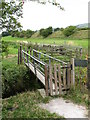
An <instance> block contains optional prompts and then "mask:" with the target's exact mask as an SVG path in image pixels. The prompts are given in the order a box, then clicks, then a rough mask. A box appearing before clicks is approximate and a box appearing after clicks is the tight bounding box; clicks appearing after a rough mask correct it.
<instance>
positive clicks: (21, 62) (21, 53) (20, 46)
mask: <svg viewBox="0 0 90 120" xmlns="http://www.w3.org/2000/svg"><path fill="white" fill-rule="evenodd" d="M21 63H22V45H21V44H20V64H21Z"/></svg>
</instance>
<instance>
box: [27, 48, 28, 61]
mask: <svg viewBox="0 0 90 120" xmlns="http://www.w3.org/2000/svg"><path fill="white" fill-rule="evenodd" d="M27 53H28V48H27ZM27 63H28V55H27Z"/></svg>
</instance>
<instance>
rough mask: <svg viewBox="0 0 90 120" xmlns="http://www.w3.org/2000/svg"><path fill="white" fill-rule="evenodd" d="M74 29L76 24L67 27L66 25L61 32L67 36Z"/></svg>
mask: <svg viewBox="0 0 90 120" xmlns="http://www.w3.org/2000/svg"><path fill="white" fill-rule="evenodd" d="M75 30H76V26H69V27H66V28H65V29H64V30H63V34H64V35H65V36H66V37H68V36H70V35H72V34H73V33H74V32H75Z"/></svg>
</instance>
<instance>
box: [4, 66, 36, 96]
mask: <svg viewBox="0 0 90 120" xmlns="http://www.w3.org/2000/svg"><path fill="white" fill-rule="evenodd" d="M37 86H38V84H36V81H35V76H34V75H32V73H30V71H29V70H28V69H27V68H26V67H25V66H24V65H19V66H12V67H11V68H10V67H9V66H3V68H2V96H3V98H5V97H9V96H11V95H14V94H17V93H18V92H22V91H25V90H28V89H29V90H32V89H36V87H37Z"/></svg>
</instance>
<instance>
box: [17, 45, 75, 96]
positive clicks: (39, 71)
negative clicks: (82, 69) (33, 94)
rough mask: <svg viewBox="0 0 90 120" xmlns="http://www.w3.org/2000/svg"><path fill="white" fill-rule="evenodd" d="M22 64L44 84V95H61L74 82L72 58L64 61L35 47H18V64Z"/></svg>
mask: <svg viewBox="0 0 90 120" xmlns="http://www.w3.org/2000/svg"><path fill="white" fill-rule="evenodd" d="M22 62H24V64H25V65H26V66H27V67H28V68H29V69H30V70H31V71H32V72H33V73H34V74H35V75H36V77H37V78H38V79H39V80H40V81H41V82H42V84H43V85H44V86H45V91H46V95H47V96H48V95H51V96H53V95H61V94H62V93H63V91H67V90H69V89H70V87H71V86H74V84H75V77H74V76H75V75H74V60H73V59H71V62H68V63H66V62H64V61H61V60H59V59H56V58H54V57H52V56H49V55H47V54H44V53H42V52H40V51H37V50H35V49H31V48H30V50H28V49H27V50H25V48H23V47H22V45H20V49H18V64H20V63H22Z"/></svg>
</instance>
